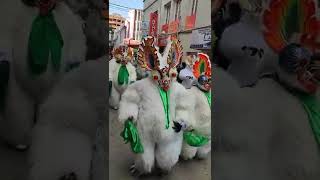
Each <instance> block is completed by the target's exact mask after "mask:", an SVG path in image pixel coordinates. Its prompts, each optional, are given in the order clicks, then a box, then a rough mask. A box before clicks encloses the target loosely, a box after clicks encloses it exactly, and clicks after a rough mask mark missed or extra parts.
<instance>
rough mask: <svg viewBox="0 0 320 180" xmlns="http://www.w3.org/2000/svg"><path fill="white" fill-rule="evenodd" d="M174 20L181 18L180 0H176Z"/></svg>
mask: <svg viewBox="0 0 320 180" xmlns="http://www.w3.org/2000/svg"><path fill="white" fill-rule="evenodd" d="M174 18H175V19H180V18H181V0H176V14H175V16H174Z"/></svg>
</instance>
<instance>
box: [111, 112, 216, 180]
mask: <svg viewBox="0 0 320 180" xmlns="http://www.w3.org/2000/svg"><path fill="white" fill-rule="evenodd" d="M116 116H117V111H114V110H109V117H110V118H109V134H110V136H109V142H110V143H109V160H110V161H109V172H110V175H109V179H110V180H132V179H133V177H132V176H130V173H129V167H130V165H131V164H132V162H133V156H132V154H131V151H130V147H129V146H130V145H129V144H124V142H123V140H122V137H121V136H120V132H121V130H122V126H121V125H120V123H118V121H117V120H116ZM140 179H143V180H197V179H199V180H210V179H211V159H210V157H209V158H208V159H206V160H202V161H200V160H192V161H180V162H179V163H178V165H177V166H176V167H175V168H174V170H173V171H172V172H171V174H169V175H168V176H164V177H159V176H150V177H145V178H140Z"/></svg>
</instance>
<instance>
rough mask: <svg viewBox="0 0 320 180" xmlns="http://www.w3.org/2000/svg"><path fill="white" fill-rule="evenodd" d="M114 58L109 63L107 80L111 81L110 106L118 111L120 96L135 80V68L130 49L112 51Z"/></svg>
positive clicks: (123, 48) (121, 48)
mask: <svg viewBox="0 0 320 180" xmlns="http://www.w3.org/2000/svg"><path fill="white" fill-rule="evenodd" d="M113 56H114V58H113V59H111V60H110V61H109V79H110V80H111V81H112V85H111V92H110V101H109V102H110V105H111V106H112V107H113V108H115V109H118V107H119V102H120V99H121V95H122V94H123V92H124V91H125V89H126V88H127V87H128V85H129V84H132V83H133V82H135V81H136V80H137V73H136V68H135V67H134V66H133V65H132V63H131V61H132V60H133V51H132V48H128V47H119V48H115V49H114V51H113Z"/></svg>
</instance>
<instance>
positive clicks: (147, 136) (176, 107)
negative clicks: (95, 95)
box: [119, 36, 193, 175]
mask: <svg viewBox="0 0 320 180" xmlns="http://www.w3.org/2000/svg"><path fill="white" fill-rule="evenodd" d="M154 40H155V39H154V38H153V37H150V36H148V37H146V38H145V39H143V41H142V45H140V49H139V64H140V65H141V66H142V67H144V68H147V69H149V70H151V71H152V74H151V76H150V77H148V78H145V79H142V80H139V81H137V82H135V83H133V84H131V85H130V86H129V87H128V88H127V90H126V91H125V92H124V94H123V95H122V99H121V101H120V108H119V120H120V122H121V123H123V124H124V125H125V130H124V131H123V133H122V136H123V137H124V138H125V140H126V141H130V140H132V139H131V138H133V139H134V140H136V141H131V146H132V150H133V151H134V152H135V153H137V154H136V156H135V162H134V165H133V166H132V167H131V168H130V170H131V172H132V173H133V174H134V175H142V174H148V173H151V171H152V169H153V168H155V167H158V168H160V169H161V170H162V171H163V172H169V171H170V170H171V168H172V167H173V166H174V165H175V164H176V163H177V162H178V159H179V154H180V151H181V146H182V138H183V137H182V132H181V130H184V129H185V128H186V127H187V125H188V122H189V117H190V114H189V112H190V110H191V108H192V104H193V102H192V99H191V101H189V99H188V97H189V96H188V93H187V91H186V89H185V88H184V87H183V86H182V85H180V84H179V83H177V82H176V76H177V71H176V66H177V65H178V64H179V63H180V59H181V56H182V51H181V50H182V47H181V45H180V42H179V41H178V40H173V41H170V40H168V44H167V47H166V49H165V51H164V53H163V55H161V54H160V53H159V51H158V47H155V46H154ZM135 126H136V130H137V132H133V131H130V128H132V129H134V128H135ZM130 135H131V136H139V137H140V138H139V137H131V136H130Z"/></svg>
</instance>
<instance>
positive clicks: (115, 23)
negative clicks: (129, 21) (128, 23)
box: [109, 13, 126, 30]
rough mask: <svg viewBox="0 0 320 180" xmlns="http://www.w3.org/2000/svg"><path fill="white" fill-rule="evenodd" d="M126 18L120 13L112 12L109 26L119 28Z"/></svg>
mask: <svg viewBox="0 0 320 180" xmlns="http://www.w3.org/2000/svg"><path fill="white" fill-rule="evenodd" d="M125 20H126V19H125V18H124V17H122V16H121V15H120V14H115V13H114V14H111V15H109V27H111V28H112V30H115V29H117V28H118V27H120V26H121V25H123V24H124V23H125Z"/></svg>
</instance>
